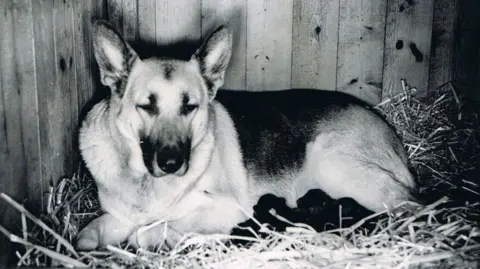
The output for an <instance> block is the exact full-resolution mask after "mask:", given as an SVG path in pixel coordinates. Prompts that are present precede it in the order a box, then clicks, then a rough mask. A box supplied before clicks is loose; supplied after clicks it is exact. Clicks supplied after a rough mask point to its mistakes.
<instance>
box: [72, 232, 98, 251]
mask: <svg viewBox="0 0 480 269" xmlns="http://www.w3.org/2000/svg"><path fill="white" fill-rule="evenodd" d="M99 246H100V235H99V234H98V230H97V229H92V228H90V227H86V228H85V229H83V230H82V231H81V232H80V234H79V235H78V239H77V244H76V248H77V249H79V250H93V249H96V248H97V247H99Z"/></svg>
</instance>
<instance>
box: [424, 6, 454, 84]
mask: <svg viewBox="0 0 480 269" xmlns="http://www.w3.org/2000/svg"><path fill="white" fill-rule="evenodd" d="M457 4H458V0H436V1H435V9H434V10H435V11H434V17H433V26H432V27H433V30H432V49H431V59H430V75H429V82H428V87H429V91H431V90H435V89H437V88H438V87H440V86H442V85H445V83H447V82H449V81H452V79H453V64H454V60H453V59H454V44H455V27H456V19H457V18H456V17H457V14H458V12H457V11H458V10H457V7H458V5H457Z"/></svg>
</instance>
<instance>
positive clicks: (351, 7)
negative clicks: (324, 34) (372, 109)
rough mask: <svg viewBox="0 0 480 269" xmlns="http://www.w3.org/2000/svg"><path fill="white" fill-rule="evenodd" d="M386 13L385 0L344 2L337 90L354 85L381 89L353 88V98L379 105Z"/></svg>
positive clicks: (342, 1)
mask: <svg viewBox="0 0 480 269" xmlns="http://www.w3.org/2000/svg"><path fill="white" fill-rule="evenodd" d="M385 12H386V1H385V0H371V1H358V0H340V10H339V30H338V32H339V37H338V60H337V85H336V87H337V89H338V88H342V87H345V86H346V85H348V84H349V83H351V82H353V81H357V82H358V84H362V83H367V84H368V83H370V84H372V85H377V86H378V87H370V88H366V87H362V89H360V86H359V87H349V89H352V90H353V91H352V92H349V93H350V94H352V95H354V96H357V97H359V98H361V99H364V100H366V101H369V102H371V103H379V102H380V100H381V95H382V90H381V88H382V87H381V85H382V79H383V48H384V41H385V40H384V39H385ZM353 84H355V83H353ZM367 89H368V90H373V91H374V92H365V91H367Z"/></svg>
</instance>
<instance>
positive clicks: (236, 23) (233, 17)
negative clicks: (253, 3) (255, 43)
mask: <svg viewBox="0 0 480 269" xmlns="http://www.w3.org/2000/svg"><path fill="white" fill-rule="evenodd" d="M246 8H247V1H246V0H203V1H202V38H203V39H204V38H205V37H206V36H207V35H209V34H210V32H211V31H213V30H214V29H215V28H216V27H218V26H220V25H221V24H226V25H227V26H228V27H229V29H230V31H232V35H233V46H232V57H231V59H230V64H229V66H228V68H227V71H226V73H225V84H224V86H223V88H225V89H233V90H235V89H236V90H240V89H245V87H246V59H247V42H246V41H247V39H246V35H247V13H246Z"/></svg>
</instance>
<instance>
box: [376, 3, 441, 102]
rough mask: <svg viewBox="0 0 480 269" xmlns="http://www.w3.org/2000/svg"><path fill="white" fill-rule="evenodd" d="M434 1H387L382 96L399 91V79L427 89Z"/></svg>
mask: <svg viewBox="0 0 480 269" xmlns="http://www.w3.org/2000/svg"><path fill="white" fill-rule="evenodd" d="M433 3H434V0H411V1H405V0H389V1H388V4H387V22H386V36H385V59H384V73H383V86H384V87H383V88H384V92H383V94H382V95H383V97H382V98H387V97H389V96H391V95H395V94H397V93H399V92H401V91H402V87H401V82H400V80H401V79H402V78H403V79H406V82H407V84H409V85H410V86H412V87H416V88H417V89H418V90H419V92H418V95H419V96H425V95H426V93H427V89H428V73H429V71H428V69H429V64H430V47H431V36H432V22H433Z"/></svg>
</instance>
